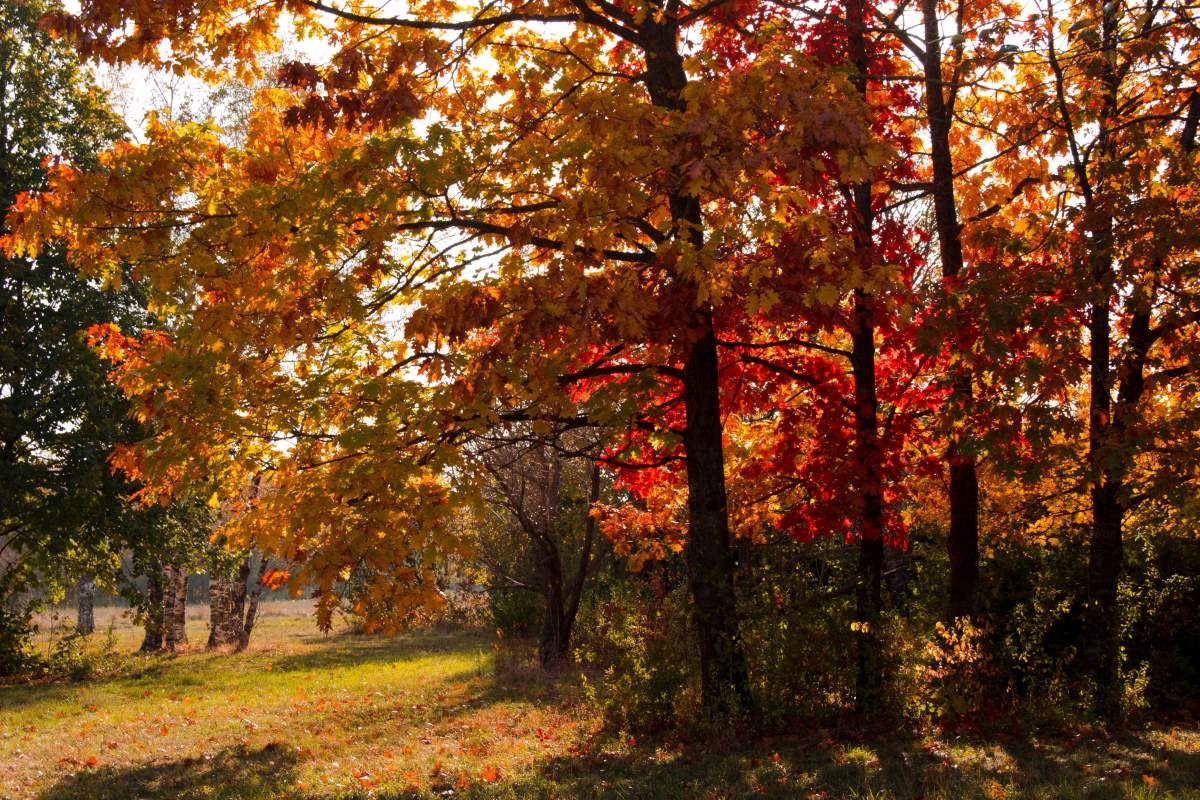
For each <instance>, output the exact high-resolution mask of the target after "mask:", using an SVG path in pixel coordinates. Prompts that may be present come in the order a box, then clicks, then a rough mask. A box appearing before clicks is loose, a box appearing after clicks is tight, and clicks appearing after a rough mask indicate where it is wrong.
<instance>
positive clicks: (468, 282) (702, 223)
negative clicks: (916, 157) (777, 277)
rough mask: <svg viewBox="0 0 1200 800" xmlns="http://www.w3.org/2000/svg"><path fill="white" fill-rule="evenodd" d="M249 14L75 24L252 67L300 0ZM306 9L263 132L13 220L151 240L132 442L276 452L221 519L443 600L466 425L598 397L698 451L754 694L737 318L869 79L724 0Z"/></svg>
mask: <svg viewBox="0 0 1200 800" xmlns="http://www.w3.org/2000/svg"><path fill="white" fill-rule="evenodd" d="M242 10H243V9H242V7H241V6H240V5H239V4H237V3H228V4H223V5H219V6H207V5H205V6H201V5H193V4H188V3H184V4H179V5H177V6H173V7H171V8H170V9H158V8H155V9H146V10H130V9H125V10H124V12H125V14H126V15H127V16H126V17H125V18H124V19H122V20H121V22H120V24H119V25H115V24H114V21H115V20H116V19H118V17H114V16H113V15H111V14H110V13H109V12H110V7H109V5H108V4H106V3H86V4H84V6H83V7H82V10H81V13H80V14H79V15H76V16H62V17H59V18H57V21H56V22H55V23H54V27H55V28H56V29H57V30H60V31H61V32H63V33H65V34H67V35H68V36H70V37H72V38H73V39H74V40H75V41H77V42H78V43H79V44H81V45H82V46H83V48H84V50H85V52H87V53H90V54H93V55H100V56H103V57H107V58H114V59H123V58H140V59H142V60H144V61H146V62H150V63H163V64H169V65H172V66H178V67H181V68H196V69H208V68H213V69H216V68H218V67H220V66H222V64H225V65H228V64H232V63H235V62H237V63H238V67H237V68H238V69H239V70H241V71H242V72H249V71H252V70H253V66H252V64H253V61H254V57H255V54H256V52H257V51H259V50H261V49H263V48H265V47H268V46H270V45H271V44H272V43H273V41H274V40H273V36H274V31H275V26H276V24H277V23H278V20H279V17H278V14H279V12H280V10H281V6H275V5H273V6H269V7H267V8H265V9H264V8H255V10H254V13H253V14H242V13H240V12H241V11H242ZM288 10H289V11H290V12H291V13H292V14H293V15H294V18H295V20H296V24H297V26H298V27H299V28H300V29H301V30H303V31H304V32H306V33H309V34H312V35H317V36H320V37H322V38H324V39H326V40H327V42H328V44H329V45H330V49H331V50H332V53H333V54H332V56H331V57H330V59H329V60H328V61H327V63H325V64H323V65H313V64H306V63H293V64H291V65H289V66H287V67H286V68H284V69H283V70H282V71H281V73H280V76H281V79H282V80H283V81H284V82H285V83H286V84H287V86H288V87H289V90H288V91H283V90H269V91H265V92H262V93H260V94H259V98H258V101H257V102H258V105H257V109H256V111H255V113H254V114H253V115H252V117H251V121H250V136H249V137H248V139H247V143H246V146H245V148H233V147H229V146H227V145H224V144H222V143H221V142H220V141H219V139H218V138H217V137H216V136H214V135H213V134H212V132H210V131H208V130H206V129H205V128H204V126H199V125H190V126H185V125H172V124H168V123H166V122H164V121H162V120H158V121H155V122H153V123H152V124H151V126H150V129H149V131H148V143H147V144H146V145H145V146H132V145H122V146H120V147H118V148H117V149H115V150H114V151H112V152H110V153H109V154H108V155H107V156H106V157H105V160H104V162H103V164H102V170H101V172H100V173H99V174H95V175H89V174H86V173H83V172H80V171H75V170H69V169H65V168H64V169H61V170H59V171H58V172H57V173H56V176H55V183H54V190H55V191H54V192H53V193H52V194H44V195H41V196H39V197H37V198H31V199H29V200H27V201H26V202H25V204H24V205H23V206H22V207H21V208H20V209H19V210H18V216H17V219H18V221H19V222H20V223H21V224H22V229H23V232H22V235H21V236H20V237H19V238H18V239H15V240H14V241H13V242H12V243H11V244H12V245H14V246H16V247H17V248H18V249H22V250H24V249H25V248H31V247H37V246H38V245H39V243H40V241H42V240H43V237H45V236H48V235H51V234H55V235H65V236H67V237H68V238H69V239H70V240H71V241H72V245H73V248H74V253H75V254H76V256H77V257H78V258H79V259H80V260H81V261H82V262H84V263H87V264H90V265H91V266H92V268H93V269H96V270H100V271H103V270H104V269H106V268H107V267H108V266H109V265H111V264H113V263H114V259H120V260H126V261H129V262H131V263H135V264H136V265H137V266H138V270H139V274H140V275H143V276H144V277H145V278H146V279H147V280H148V281H149V283H150V285H151V286H154V287H155V294H154V301H155V302H154V306H155V308H156V310H158V311H159V312H160V313H162V314H167V313H169V314H170V315H171V319H172V325H173V327H172V328H171V329H170V330H165V331H163V332H161V333H160V332H155V333H153V334H147V335H145V336H142V337H135V338H130V337H127V336H124V335H122V334H119V333H118V332H116V331H114V330H111V329H110V330H108V331H107V332H106V333H105V335H104V337H103V343H102V345H101V346H102V349H103V350H104V352H106V353H107V354H108V355H109V356H110V357H113V358H114V359H115V360H117V361H118V362H119V363H120V364H121V367H120V369H122V370H123V371H124V374H125V379H124V381H123V383H124V386H125V388H126V391H127V392H129V393H130V394H131V396H132V397H133V398H134V400H135V403H136V404H137V406H138V408H139V410H140V413H141V414H142V415H143V416H144V417H146V418H150V417H153V418H155V419H156V420H159V421H160V423H161V430H162V432H161V433H158V434H156V440H155V443H154V447H153V448H146V447H143V448H139V449H136V450H130V451H128V452H127V453H126V454H125V455H124V456H123V457H122V460H121V463H122V464H123V465H124V466H125V467H126V469H128V470H129V471H131V472H132V473H133V474H135V475H138V476H139V477H146V478H147V479H149V480H153V481H155V482H157V483H158V484H159V485H160V486H169V485H172V484H174V485H179V484H180V483H181V482H183V481H186V480H197V481H199V480H217V481H218V482H219V483H221V484H224V485H225V486H229V485H231V484H232V483H234V482H236V481H239V480H242V479H243V476H244V475H245V474H248V473H249V472H251V471H254V470H258V469H262V468H263V467H264V466H269V468H270V469H272V470H273V475H274V480H275V485H276V486H277V487H278V491H277V492H275V493H273V494H272V495H270V496H269V497H266V498H262V499H260V500H259V501H257V502H255V503H254V504H252V506H253V507H252V508H248V509H247V511H248V512H249V513H246V514H243V515H241V516H239V517H238V519H239V522H238V523H237V525H236V526H235V528H236V529H237V531H238V532H232V533H231V535H233V536H235V537H237V536H241V537H245V538H244V539H243V541H247V542H248V541H250V540H251V539H256V540H257V541H258V542H260V543H261V544H263V545H264V546H266V547H268V548H270V549H272V550H274V551H276V552H279V553H280V554H281V555H283V556H284V557H286V558H287V559H288V560H289V561H293V562H295V563H297V565H298V567H299V568H298V570H297V572H296V573H295V576H294V579H295V580H297V581H300V580H306V579H307V580H313V581H315V582H316V583H317V584H318V586H319V588H320V589H321V591H322V593H323V596H328V593H329V592H330V590H331V589H332V585H333V583H334V582H335V581H336V580H337V577H338V575H339V574H342V573H343V571H344V570H345V569H347V568H352V567H353V566H355V565H356V564H358V563H362V562H364V561H367V562H371V563H372V564H373V566H374V567H375V568H377V570H378V572H379V574H381V575H383V576H387V577H389V578H390V580H381V581H380V582H379V583H377V584H376V585H375V586H374V587H373V588H372V591H373V592H375V593H376V596H377V599H379V598H382V597H385V596H386V597H388V598H390V599H391V600H393V601H394V603H393V604H394V606H395V607H396V609H397V610H398V611H399V612H403V611H405V610H406V609H407V608H410V607H411V605H412V603H414V602H419V601H427V602H436V595H435V593H434V587H433V582H432V580H431V573H430V572H429V571H428V570H429V569H431V567H430V564H431V563H432V559H436V558H437V557H438V555H439V553H441V552H444V551H446V550H448V549H453V548H454V547H457V546H458V543H457V542H456V541H455V540H454V539H453V537H451V536H448V535H447V534H446V533H445V530H446V529H445V526H444V525H442V524H441V523H440V522H439V519H440V518H441V517H442V515H443V513H444V510H445V509H446V508H447V502H448V501H450V500H451V497H450V495H449V493H448V491H447V489H446V487H445V485H444V483H443V480H442V478H441V477H440V475H441V474H442V473H441V472H440V469H441V468H442V467H443V466H444V465H448V464H452V463H453V462H454V461H455V460H456V459H457V458H458V457H459V456H458V454H457V453H456V448H458V447H460V446H461V445H462V444H463V443H464V442H465V441H468V440H469V439H471V438H473V437H476V436H478V435H479V434H480V432H482V431H484V430H486V429H487V427H488V426H490V425H491V424H493V423H494V421H495V420H496V419H497V418H499V419H504V420H508V421H536V420H541V421H543V422H544V423H546V424H549V425H551V426H554V425H562V424H570V423H571V420H572V419H574V418H575V417H576V416H577V415H578V413H577V412H576V411H575V410H574V409H575V408H576V407H578V406H580V405H581V406H582V413H583V414H585V415H588V416H592V415H594V416H595V417H596V418H597V419H599V420H600V421H602V422H604V423H605V424H610V425H611V424H614V423H621V424H628V425H633V426H634V427H635V428H637V429H645V428H647V427H649V428H651V429H654V430H656V434H655V435H656V436H658V437H666V438H667V439H669V440H672V441H676V442H677V443H678V448H679V450H678V452H677V454H676V455H675V456H673V457H675V458H678V459H680V461H681V462H682V465H683V466H684V468H685V473H686V484H687V494H686V505H687V521H688V525H687V527H688V535H687V540H686V545H685V553H686V557H687V562H688V566H689V581H690V586H691V593H692V597H693V600H694V613H695V615H696V629H697V631H698V635H699V639H700V648H699V650H700V663H701V675H702V684H703V695H704V699H705V703H706V704H707V705H709V707H711V708H722V707H728V706H729V705H745V704H746V703H748V683H747V676H746V672H745V665H744V657H743V654H742V652H741V646H740V644H739V637H738V633H737V615H736V611H735V608H734V603H735V596H734V587H733V566H734V559H733V551H732V548H731V543H730V529H729V513H728V501H727V490H726V480H725V470H724V457H723V454H724V448H723V442H722V414H721V397H722V378H721V372H720V367H721V356H720V346H719V336H718V330H717V327H716V326H717V324H718V323H717V320H718V319H720V318H721V315H722V314H723V313H737V309H740V308H745V307H746V306H747V304H760V303H761V302H763V299H764V298H770V296H771V291H772V290H771V288H770V281H771V276H772V274H773V273H772V271H771V270H770V269H765V270H764V269H763V268H762V266H761V261H758V260H753V259H752V260H750V261H747V260H745V259H743V258H741V257H740V255H741V254H742V253H745V252H747V251H748V250H749V247H748V246H747V245H746V243H748V242H754V241H757V240H759V239H762V238H764V237H767V238H771V237H776V236H779V235H780V234H781V231H782V230H783V228H784V222H783V221H781V219H780V215H779V214H777V210H778V209H782V208H786V209H788V210H789V213H794V212H795V211H796V210H798V209H801V208H803V203H802V200H801V198H802V197H803V195H804V193H805V192H806V191H808V190H809V189H810V188H811V187H812V186H813V185H816V184H821V183H822V182H823V181H825V180H826V179H827V176H828V174H829V172H830V171H831V170H836V171H837V172H839V173H840V174H841V175H843V176H844V177H845V178H846V179H847V180H854V179H855V177H854V176H856V175H857V176H861V175H863V174H865V172H866V170H868V169H869V168H870V167H869V165H870V164H871V163H872V161H874V160H880V159H882V158H883V157H885V154H886V148H882V147H876V146H875V145H874V144H873V142H872V138H871V136H870V132H869V129H868V126H867V125H866V124H864V123H863V122H862V116H861V115H859V114H857V113H856V109H857V108H858V103H859V101H858V100H857V99H856V97H855V94H854V90H853V87H852V85H850V84H849V83H848V82H847V81H846V80H845V78H844V76H843V74H842V73H841V72H840V71H838V70H830V69H828V68H826V67H825V66H823V65H822V64H820V63H819V62H817V61H814V60H813V59H811V58H808V57H806V56H805V55H804V54H803V53H802V52H798V51H797V50H796V49H795V48H794V46H793V43H792V42H791V41H790V40H789V39H787V38H786V37H785V38H783V39H774V38H772V36H773V34H772V31H774V30H776V29H775V28H772V27H771V26H764V27H763V29H762V30H761V31H757V32H755V31H744V30H741V29H739V28H738V27H737V26H730V25H728V24H725V23H722V22H720V21H719V20H716V18H715V15H716V14H717V13H718V9H716V8H715V7H709V6H700V7H697V8H689V7H687V6H684V5H682V4H675V3H670V4H666V5H658V4H655V3H649V4H646V5H639V6H638V7H637V8H633V9H626V8H624V7H619V6H615V5H611V4H607V3H601V4H598V5H594V4H588V3H564V4H561V5H558V4H527V3H518V4H514V5H511V6H507V7H505V8H493V7H487V8H483V9H469V8H462V9H456V12H455V13H452V14H449V15H448V14H447V13H446V10H445V9H444V8H442V7H440V6H438V7H436V8H435V7H433V6H426V5H424V4H416V5H413V6H412V7H410V9H409V10H408V12H407V14H406V15H405V16H399V17H386V16H372V15H370V14H366V13H360V12H358V11H350V10H345V9H340V8H336V7H333V6H326V5H323V4H320V3H308V4H306V3H300V4H289V5H288ZM127 24H128V25H131V26H132V27H126V25H127ZM710 33H711V34H712V35H713V36H716V35H717V34H718V33H719V34H720V36H723V37H724V36H729V35H731V34H732V35H736V36H743V37H750V38H755V39H756V43H755V45H754V52H755V53H756V56H755V57H754V58H753V59H751V60H749V61H747V62H746V63H745V64H744V65H742V66H741V67H740V68H739V69H736V70H733V71H727V70H725V69H724V68H723V65H722V64H721V62H720V60H719V59H718V58H716V57H715V54H714V53H713V52H711V51H709V50H706V49H705V48H703V47H700V48H697V49H696V50H695V52H694V54H692V50H691V49H690V47H691V45H690V43H692V42H695V43H702V42H703V41H705V38H706V37H707V36H709V35H710ZM165 40H170V42H171V46H170V48H165V47H163V46H162V45H163V42H164V41H165ZM631 65H635V66H631ZM452 85H453V88H450V87H451V86H452ZM464 90H465V91H464ZM418 122H419V124H418ZM630 132H634V134H635V135H634V136H633V138H632V139H631V138H630V136H629V133H630ZM367 164H370V165H372V167H371V168H370V169H364V166H365V165H367ZM378 165H384V166H382V167H380V166H378ZM535 165H536V166H535ZM98 197H109V198H113V199H114V200H115V199H116V198H118V197H119V198H120V201H119V203H116V204H112V205H109V204H103V203H97V202H94V200H95V198H98ZM751 197H753V198H754V204H755V212H754V213H753V214H752V215H751V217H750V218H747V217H746V216H745V214H744V213H743V210H744V209H745V208H746V207H747V203H748V201H749V198H751ZM88 199H90V200H91V201H92V202H88ZM115 208H120V209H126V210H127V211H124V212H114V209H115ZM813 213H814V214H816V215H819V214H820V213H822V212H821V211H820V210H816V211H814V212H813ZM788 224H789V225H790V223H788ZM768 302H769V299H768ZM389 309H403V311H400V312H398V313H399V316H400V317H401V319H402V320H403V323H404V334H405V336H404V337H403V338H397V337H396V336H395V334H394V331H393V327H394V323H395V316H390V317H389V314H390V313H392V312H390V311H389ZM568 404H569V405H568ZM676 413H677V414H678V416H679V417H680V419H679V422H675V421H674V419H673V417H672V415H675V414H676ZM276 441H283V442H290V443H294V444H291V445H290V446H289V447H288V448H287V449H286V450H284V451H283V453H282V455H281V454H280V453H281V450H280V448H279V447H277V446H276V445H275V442H276ZM398 453H399V454H405V455H404V456H403V457H400V458H397V454H398ZM281 531H282V532H281ZM256 534H257V535H256ZM397 578H398V579H397ZM322 608H323V613H324V616H323V619H325V620H327V619H328V617H327V611H328V607H327V606H324V605H323V606H322Z"/></svg>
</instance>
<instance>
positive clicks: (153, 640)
mask: <svg viewBox="0 0 1200 800" xmlns="http://www.w3.org/2000/svg"><path fill="white" fill-rule="evenodd" d="M161 572H162V570H161V569H160V568H155V569H151V570H150V574H149V575H147V576H146V605H147V609H146V617H145V621H144V625H145V629H146V635H145V636H144V637H143V638H142V647H141V650H142V652H143V653H157V652H158V651H160V650H162V646H163V635H162V634H163V594H164V593H163V582H162V574H161Z"/></svg>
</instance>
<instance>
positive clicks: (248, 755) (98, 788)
mask: <svg viewBox="0 0 1200 800" xmlns="http://www.w3.org/2000/svg"><path fill="white" fill-rule="evenodd" d="M296 764H297V761H296V757H295V755H294V753H292V752H291V751H290V749H289V748H286V747H282V746H280V745H267V746H266V747H263V748H261V749H258V750H246V749H244V748H240V747H232V748H227V749H224V750H220V751H218V752H216V753H214V754H212V755H211V756H206V757H204V758H186V759H181V760H177V761H166V762H157V763H153V764H145V765H141V766H136V767H125V768H117V767H101V768H99V769H89V770H87V771H85V772H79V773H76V774H74V775H69V776H67V777H64V778H62V779H61V780H59V781H58V782H57V783H55V784H54V785H53V786H51V787H49V788H48V789H46V790H45V791H43V792H42V793H41V794H39V795H38V800H78V798H84V797H86V798H90V800H132V798H150V797H156V798H171V799H172V800H199V799H200V798H204V800H259V799H260V798H261V799H262V800H266V799H267V798H277V797H288V796H292V793H293V792H294V790H295V788H296V787H295V784H296Z"/></svg>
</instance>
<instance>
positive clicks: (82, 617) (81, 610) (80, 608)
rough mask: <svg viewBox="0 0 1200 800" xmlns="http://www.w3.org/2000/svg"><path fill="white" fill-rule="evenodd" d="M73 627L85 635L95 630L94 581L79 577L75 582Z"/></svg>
mask: <svg viewBox="0 0 1200 800" xmlns="http://www.w3.org/2000/svg"><path fill="white" fill-rule="evenodd" d="M75 607H76V611H77V614H76V622H75V629H76V630H77V631H79V632H80V633H82V634H83V635H85V636H87V635H89V634H91V633H92V632H93V631H95V630H96V582H95V581H94V580H92V579H91V578H90V577H89V578H80V579H79V582H78V583H76V584H75Z"/></svg>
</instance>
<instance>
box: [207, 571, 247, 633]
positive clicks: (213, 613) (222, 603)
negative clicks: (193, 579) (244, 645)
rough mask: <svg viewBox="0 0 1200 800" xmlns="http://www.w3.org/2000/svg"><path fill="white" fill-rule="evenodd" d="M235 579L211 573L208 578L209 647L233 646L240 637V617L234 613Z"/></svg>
mask: <svg viewBox="0 0 1200 800" xmlns="http://www.w3.org/2000/svg"><path fill="white" fill-rule="evenodd" d="M236 584H237V581H236V580H230V579H229V578H226V577H224V576H223V575H212V576H210V577H209V580H208V609H209V611H208V644H207V647H208V648H209V649H210V650H211V649H215V648H221V647H233V646H235V645H237V643H238V640H239V639H240V638H241V633H242V631H241V619H240V618H239V616H238V614H236V613H235V610H234V606H235V605H236V601H235V593H236Z"/></svg>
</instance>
